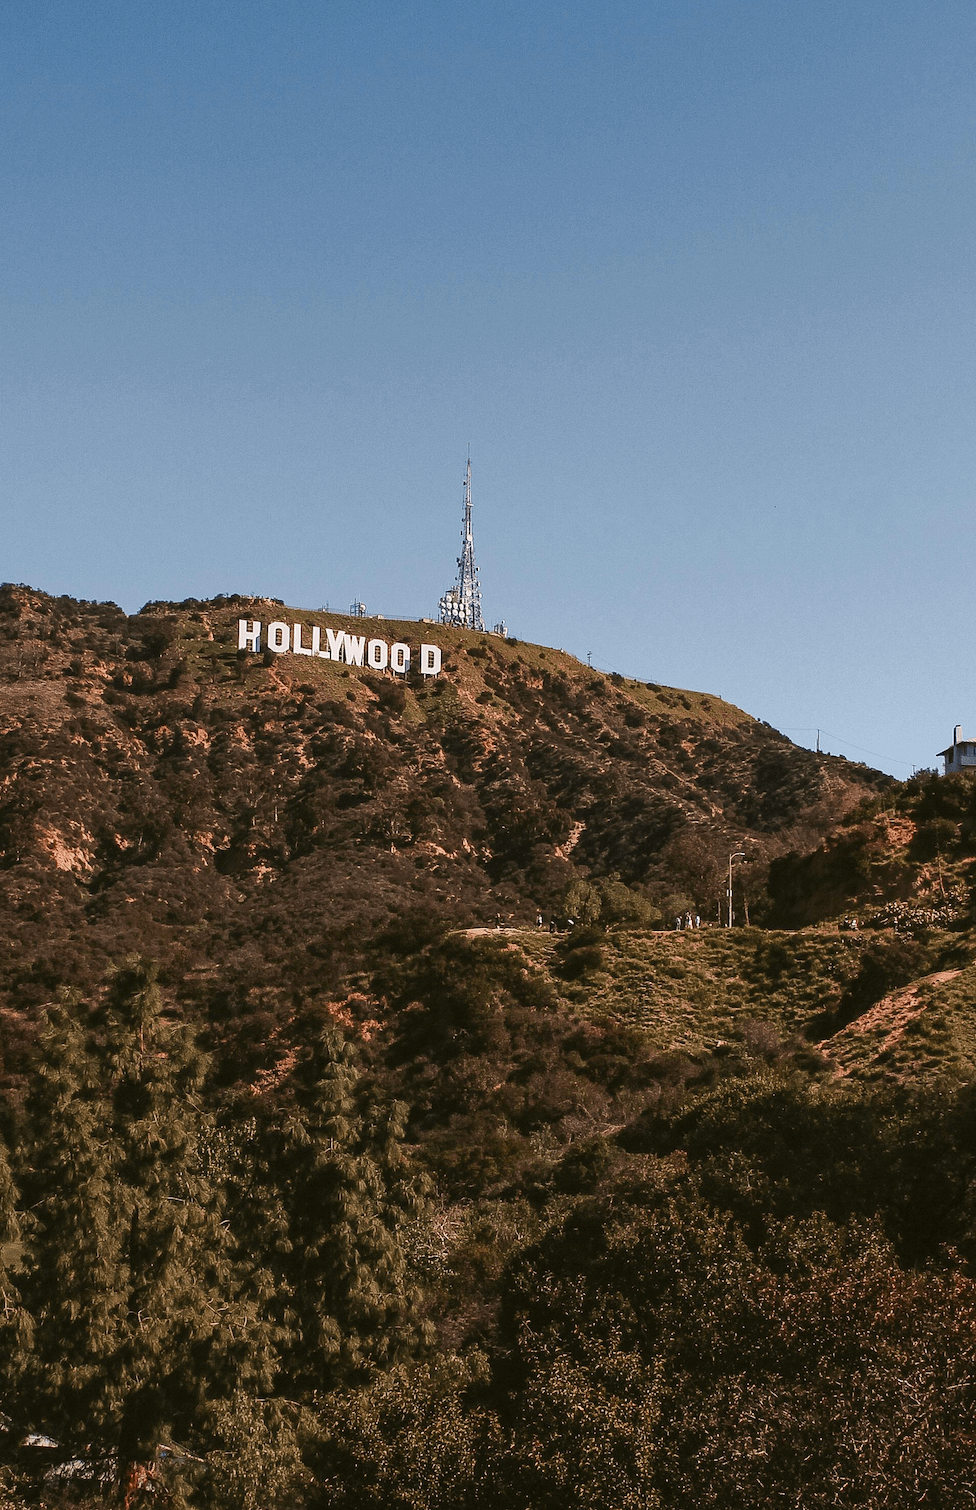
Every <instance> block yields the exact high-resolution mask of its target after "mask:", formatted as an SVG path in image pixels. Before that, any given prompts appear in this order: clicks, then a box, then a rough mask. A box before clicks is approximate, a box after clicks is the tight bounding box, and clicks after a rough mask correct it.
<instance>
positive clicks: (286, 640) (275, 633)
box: [268, 619, 291, 655]
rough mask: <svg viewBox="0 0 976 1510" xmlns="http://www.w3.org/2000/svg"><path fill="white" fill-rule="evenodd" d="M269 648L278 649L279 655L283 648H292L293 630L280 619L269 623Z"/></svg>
mask: <svg viewBox="0 0 976 1510" xmlns="http://www.w3.org/2000/svg"><path fill="white" fill-rule="evenodd" d="M268 649H269V650H274V651H276V652H277V654H278V655H281V653H282V651H283V650H290V649H291V630H290V629H289V627H288V625H287V624H283V623H282V622H281V620H280V619H275V621H274V623H273V624H269V625H268Z"/></svg>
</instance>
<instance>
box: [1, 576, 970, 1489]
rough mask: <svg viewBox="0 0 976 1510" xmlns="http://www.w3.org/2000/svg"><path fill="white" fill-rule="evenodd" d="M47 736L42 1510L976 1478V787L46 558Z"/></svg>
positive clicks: (18, 1062) (709, 708)
mask: <svg viewBox="0 0 976 1510" xmlns="http://www.w3.org/2000/svg"><path fill="white" fill-rule="evenodd" d="M241 617H244V618H247V619H248V620H249V621H250V620H252V619H257V618H260V619H261V620H262V623H264V624H267V622H268V621H271V620H284V621H286V622H301V623H303V624H304V625H305V626H306V629H307V631H308V633H309V634H311V631H312V628H313V627H314V628H315V629H317V631H318V637H319V643H325V642H326V639H327V631H331V633H332V638H333V642H335V637H336V636H337V635H339V634H340V633H348V634H350V635H357V636H370V637H376V638H380V639H384V640H385V641H387V642H389V641H393V640H400V641H403V642H406V643H409V644H410V645H411V646H413V647H419V644H420V643H421V641H429V642H431V643H435V644H437V645H439V646H440V647H441V648H442V650H443V652H444V656H443V661H444V664H443V669H442V672H441V674H440V675H439V676H437V677H432V678H428V679H426V680H425V679H424V677H423V676H422V675H421V674H419V672H418V671H417V670H414V671H411V672H410V673H409V674H408V675H407V676H406V677H405V678H400V679H399V680H395V679H394V678H393V676H392V675H391V674H389V673H387V674H385V675H384V674H380V673H378V672H376V671H371V670H369V669H368V668H365V667H363V666H357V665H353V664H345V663H343V661H341V660H323V659H321V658H316V657H314V656H310V655H306V656H300V655H295V654H291V653H289V654H281V655H278V654H275V653H274V652H273V651H272V650H270V649H268V650H264V649H262V650H261V651H260V652H259V653H252V652H250V651H248V650H247V649H245V650H244V651H243V652H242V651H239V649H238V636H237V624H238V620H239V618H241ZM299 643H302V642H301V641H299ZM0 750H2V764H0V774H2V780H3V789H2V797H0V899H2V906H3V909H4V912H3V915H4V924H5V926H4V929H3V933H2V935H0V949H2V953H0V1051H2V1066H0V1092H2V1096H0V1131H2V1136H0V1287H2V1289H3V1294H4V1307H3V1310H2V1314H0V1337H2V1340H3V1344H4V1345H3V1347H2V1348H0V1500H2V1501H3V1502H4V1503H7V1504H9V1505H10V1506H11V1507H12V1510H26V1506H27V1505H34V1506H39V1507H42V1510H64V1507H66V1506H69V1505H72V1506H81V1505H88V1506H93V1507H101V1506H102V1505H107V1504H109V1503H112V1504H118V1503H125V1504H127V1505H128V1506H129V1507H130V1510H135V1507H136V1506H137V1505H143V1504H168V1503H172V1504H174V1505H176V1504H184V1505H187V1506H198V1507H200V1510H251V1507H253V1506H255V1505H261V1506H262V1507H263V1506H264V1505H268V1506H269V1507H271V1506H279V1507H281V1510H285V1507H288V1510H324V1507H325V1506H326V1505H328V1506H329V1507H331V1510H335V1507H343V1506H345V1507H348V1510H363V1506H364V1505H369V1506H373V1507H374V1510H456V1507H458V1506H467V1507H469V1510H489V1507H494V1506H495V1505H497V1504H502V1503H510V1502H511V1503H519V1504H524V1505H526V1507H527V1510H528V1507H531V1510H547V1507H549V1506H552V1505H555V1504H559V1505H563V1504H567V1503H573V1504H577V1503H579V1504H584V1505H592V1506H593V1507H597V1506H599V1507H603V1506H609V1505H616V1504H625V1503H626V1504H631V1503H633V1504H637V1503H640V1504H652V1503H653V1504H657V1505H660V1506H661V1507H662V1510H684V1507H685V1506H691V1507H697V1506H702V1507H705V1506H715V1505H725V1504H728V1505H730V1506H731V1505H733V1504H735V1505H757V1506H758V1505H765V1504H769V1503H772V1502H774V1501H775V1502H777V1503H778V1502H782V1503H784V1504H793V1505H803V1506H804V1507H806V1506H807V1505H808V1504H810V1505H812V1504H820V1503H823V1504H824V1505H826V1504H828V1503H829V1504H831V1505H841V1506H850V1507H851V1510H853V1507H854V1506H855V1505H863V1504H865V1503H869V1502H870V1503H871V1504H872V1505H875V1504H877V1505H878V1506H884V1505H888V1506H890V1507H891V1510H896V1507H898V1510H900V1507H901V1506H902V1505H905V1504H909V1503H913V1504H914V1503H915V1502H916V1501H917V1498H918V1494H919V1493H923V1495H927V1494H928V1493H929V1490H930V1489H931V1490H933V1492H935V1490H936V1489H937V1490H938V1492H939V1493H940V1494H941V1493H942V1491H943V1490H944V1489H945V1486H946V1485H949V1489H948V1490H947V1491H946V1495H944V1496H943V1499H944V1502H945V1503H946V1504H949V1503H953V1504H955V1503H965V1502H967V1501H965V1500H964V1499H963V1498H960V1497H959V1495H960V1493H961V1491H962V1487H963V1486H968V1485H969V1484H970V1483H971V1457H972V1454H971V1418H972V1407H973V1403H974V1401H976V1383H974V1380H976V1322H974V1321H973V1317H976V1280H974V1277H973V1275H974V1271H976V1216H974V1211H973V1201H972V1192H973V1190H974V1189H976V1167H974V1156H973V1149H974V1148H976V1140H974V1136H973V1129H974V1126H976V1100H974V1097H973V1093H972V1080H973V1075H974V1073H976V1034H974V1032H973V1027H972V1024H973V1005H972V1003H973V999H974V997H973V993H974V991H976V962H974V961H976V945H974V937H973V933H972V931H971V929H970V927H969V921H970V914H969V907H970V902H969V898H970V892H971V867H972V864H973V858H974V855H976V798H974V793H976V783H972V784H970V783H968V782H951V781H950V782H939V781H937V780H935V779H934V778H920V779H917V780H915V781H913V782H911V783H903V784H898V783H894V782H892V781H890V780H889V779H888V778H887V777H884V776H881V775H880V774H879V773H877V772H872V771H870V770H867V769H866V768H864V767H859V766H852V765H849V764H848V763H846V762H844V761H841V760H837V759H834V758H831V757H826V756H818V755H814V754H812V753H811V752H809V751H806V750H800V749H797V748H796V747H794V746H792V745H791V744H790V743H789V741H788V740H786V739H784V738H783V736H782V735H780V734H778V733H777V732H776V731H775V730H773V729H771V728H769V727H768V726H767V725H765V724H763V723H760V722H757V721H756V720H754V719H752V718H750V717H749V716H748V715H746V714H745V713H743V712H741V711H740V710H739V709H736V708H734V707H731V706H730V705H728V704H726V703H723V702H722V701H720V700H719V699H717V698H714V697H711V696H707V695H704V694H698V693H692V692H685V691H680V690H676V689H672V688H668V687H664V686H661V685H657V684H653V685H652V684H647V683H638V682H634V681H628V680H625V679H624V678H623V677H620V676H609V677H607V676H604V675H601V674H596V673H594V672H593V671H592V670H591V669H590V668H589V667H586V666H583V665H581V664H580V663H579V662H578V661H576V660H574V659H573V658H572V657H571V656H568V655H565V654H563V653H562V652H560V651H557V650H553V649H550V648H547V647H541V646H533V645H525V644H522V643H520V642H518V641H516V640H514V639H512V640H500V639H497V638H494V637H488V636H480V635H472V634H467V633H464V632H462V631H457V630H450V629H444V628H441V627H440V626H434V625H429V624H427V623H424V622H423V621H421V622H419V623H407V622H404V623H391V622H389V621H386V620H371V621H370V620H356V621H352V620H349V619H344V618H342V617H340V616H336V615H329V614H324V613H310V612H307V611H300V610H292V609H287V608H285V607H284V606H283V605H281V604H278V603H275V602H273V601H268V600H254V599H244V598H224V599H215V600H213V601H211V602H206V603H203V602H187V603H183V604H170V603H153V604H148V605H146V607H145V608H144V609H143V611H142V612H141V613H139V614H137V615H134V616H131V617H127V616H126V615H125V614H124V613H122V611H121V610H120V609H118V608H117V607H115V606H114V605H112V604H86V603H77V602H73V601H71V600H68V599H53V598H49V597H46V596H45V595H43V594H41V593H37V592H34V591H32V590H30V589H27V588H22V587H6V588H4V589H2V591H0ZM734 850H741V851H742V852H743V853H744V855H745V857H746V858H744V859H743V860H742V861H741V862H739V864H738V867H737V870H736V883H735V885H736V923H737V926H736V927H735V928H732V929H729V928H725V927H721V928H720V927H717V926H715V921H716V913H717V905H718V902H719V901H720V899H721V897H722V892H723V888H724V883H725V875H726V867H727V864H728V857H729V854H730V852H731V851H734ZM540 909H541V910H542V911H543V912H544V913H545V914H550V913H554V914H558V916H559V918H560V919H561V920H562V921H563V922H564V921H565V919H566V917H567V914H570V913H571V914H572V915H573V916H574V917H575V918H576V920H577V921H576V925H575V926H574V927H573V928H572V929H568V928H563V929H561V930H560V931H558V932H554V933H551V932H550V931H549V929H548V928H547V927H544V928H539V927H538V926H537V925H536V917H537V913H538V911H539V910H540ZM686 910H694V911H700V913H701V915H702V920H703V924H704V926H702V927H701V928H699V929H691V930H684V929H683V930H681V931H677V930H675V929H674V928H673V926H672V920H673V919H674V917H675V914H676V913H678V912H681V913H683V912H685V911H686ZM851 911H857V912H858V913H859V914H860V917H861V922H862V925H865V926H862V927H860V928H859V929H857V930H854V929H852V928H844V929H841V928H840V927H839V926H838V920H839V918H843V916H844V914H845V913H849V912H851ZM757 924H758V925H759V926H757ZM774 925H776V926H774ZM131 956H141V959H140V958H132V957H131ZM153 961H158V969H157V966H156V964H154V963H152V962H153ZM65 987H70V988H73V989H70V990H65V989H63V988H65ZM946 1381H948V1385H947V1386H946ZM893 1419H896V1420H900V1421H901V1422H902V1425H901V1426H900V1427H899V1429H898V1431H897V1432H896V1433H895V1436H894V1440H895V1441H896V1450H895V1451H894V1454H893V1451H892V1448H891V1443H892V1440H893V1435H892V1428H891V1422H892V1420H893ZM757 1422H758V1423H764V1422H765V1423H771V1428H770V1430H769V1431H767V1430H766V1427H765V1426H763V1427H762V1428H761V1430H759V1431H758V1435H757V1434H756V1433H757V1430H758V1429H757V1426H756V1423H757ZM780 1422H786V1423H788V1426H789V1430H788V1432H786V1434H785V1435H784V1433H783V1432H782V1431H780V1429H779V1425H778V1423H780ZM594 1423H595V1424H594ZM703 1444H707V1450H706V1445H703ZM709 1454H711V1456H709ZM868 1460H870V1463H871V1464H872V1465H873V1466H871V1468H870V1477H869V1479H865V1477H864V1475H865V1471H866V1470H865V1466H864V1465H865V1463H866V1462H867V1461H868ZM730 1464H732V1465H735V1474H736V1480H735V1487H734V1492H732V1491H730V1493H729V1495H726V1496H725V1497H724V1498H723V1497H722V1494H721V1493H719V1494H718V1495H716V1493H713V1489H714V1487H715V1485H721V1486H725V1485H726V1484H727V1483H729V1482H731V1480H730V1479H729V1473H730V1468H729V1465H730ZM865 1483H867V1484H868V1488H867V1489H866V1490H865V1491H864V1492H863V1493H862V1488H863V1486H864V1484H865ZM167 1486H171V1487H172V1488H173V1497H172V1498H171V1499H170V1498H168V1497H167ZM838 1486H840V1487H838ZM889 1489H890V1494H889V1492H888V1491H889ZM966 1492H968V1489H967V1491H966ZM723 1493H724V1490H723ZM941 1502H943V1501H942V1500H940V1503H941Z"/></svg>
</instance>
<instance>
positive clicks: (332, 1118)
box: [251, 1028, 424, 1391]
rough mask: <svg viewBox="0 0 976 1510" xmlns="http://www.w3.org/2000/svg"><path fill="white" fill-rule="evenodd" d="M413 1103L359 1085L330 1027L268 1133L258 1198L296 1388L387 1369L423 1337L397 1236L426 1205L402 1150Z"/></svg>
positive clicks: (325, 1385) (321, 1386)
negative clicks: (386, 1097) (283, 1114)
mask: <svg viewBox="0 0 976 1510" xmlns="http://www.w3.org/2000/svg"><path fill="white" fill-rule="evenodd" d="M405 1120H406V1107H405V1106H403V1105H402V1104H400V1103H397V1102H389V1101H386V1100H384V1099H382V1098H378V1097H376V1096H374V1095H371V1094H370V1093H368V1092H367V1091H365V1090H364V1089H363V1087H362V1086H361V1084H360V1075H359V1073H358V1069H357V1066H356V1062H355V1058H354V1055H353V1052H352V1050H351V1049H350V1048H349V1047H348V1045H346V1044H345V1043H344V1042H343V1040H342V1038H341V1036H340V1034H339V1033H338V1032H337V1031H336V1030H334V1029H331V1028H328V1029H326V1030H325V1031H324V1032H323V1033H322V1034H321V1036H320V1037H319V1039H318V1041H317V1042H316V1043H315V1044H314V1045H313V1047H312V1050H311V1052H310V1053H309V1055H308V1057H307V1059H306V1061H305V1062H304V1064H303V1065H302V1066H301V1068H300V1070H299V1071H298V1074H297V1085H296V1098H295V1102H294V1104H293V1106H292V1108H291V1111H290V1113H289V1115H288V1116H287V1118H286V1119H285V1121H284V1123H283V1125H282V1126H281V1127H280V1129H269V1130H268V1132H267V1134H266V1137H265V1139H264V1140H262V1141H263V1142H264V1143H265V1146H266V1154H265V1156H264V1158H265V1168H264V1170H263V1172H262V1173H261V1174H260V1175H258V1177H257V1181H256V1184H255V1186H254V1187H253V1194H252V1199H251V1204H252V1209H253V1206H254V1204H255V1198H256V1203H257V1205H259V1206H260V1207H262V1208H263V1210H264V1213H265V1215H264V1217H263V1218H262V1217H261V1216H260V1215H259V1214H258V1213H255V1216H256V1219H257V1220H259V1221H263V1223H264V1226H265V1236H264V1241H265V1243H266V1244H267V1246H268V1249H269V1251H273V1252H274V1253H275V1255H276V1256H275V1259H274V1265H275V1288H276V1292H277V1313H278V1316H279V1320H280V1323H281V1326H282V1329H283V1332H284V1333H285V1334H286V1340H285V1343H284V1349H285V1370H286V1375H287V1377H288V1378H289V1381H290V1385H291V1387H292V1388H299V1389H301V1388H305V1389H310V1390H313V1391H322V1390H329V1389H332V1388H335V1387H336V1386H337V1385H338V1384H340V1383H343V1382H348V1381H350V1380H357V1379H360V1378H362V1377H365V1375H366V1374H367V1373H368V1372H369V1370H370V1369H371V1368H372V1367H375V1366H389V1365H391V1364H392V1363H394V1362H396V1361H397V1360H398V1359H400V1358H402V1357H404V1356H405V1355H407V1354H408V1353H409V1352H410V1351H411V1350H412V1349H413V1348H414V1347H415V1346H416V1345H417V1344H418V1342H420V1341H421V1340H422V1338H423V1335H424V1328H423V1327H422V1325H421V1324H420V1321H419V1294H418V1292H417V1291H416V1289H415V1288H414V1286H413V1285H412V1283H411V1281H410V1278H409V1275H408V1268H407V1260H406V1254H405V1251H404V1247H403V1244H402V1241H401V1229H402V1228H403V1227H404V1225H405V1224H406V1223H407V1222H409V1221H410V1220H411V1219H412V1218H413V1217H415V1216H416V1215H417V1214H418V1213H419V1210H420V1208H421V1199H422V1198H421V1192H420V1187H419V1184H418V1182H417V1180H416V1179H415V1178H414V1177H413V1175H412V1173H411V1170H410V1166H409V1163H408V1160H407V1158H406V1156H405V1153H404V1150H403V1142H402V1139H403V1129H404V1124H405Z"/></svg>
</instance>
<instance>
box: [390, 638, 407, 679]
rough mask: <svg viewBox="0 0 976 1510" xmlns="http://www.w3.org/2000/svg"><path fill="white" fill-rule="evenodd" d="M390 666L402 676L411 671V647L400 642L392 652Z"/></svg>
mask: <svg viewBox="0 0 976 1510" xmlns="http://www.w3.org/2000/svg"><path fill="white" fill-rule="evenodd" d="M390 665H391V666H392V667H393V670H394V671H397V672H399V673H400V675H401V676H404V675H405V674H406V673H407V672H408V671H409V670H410V646H409V645H404V643H403V641H402V640H398V641H397V643H396V644H395V645H394V647H393V649H392V650H391V651H390Z"/></svg>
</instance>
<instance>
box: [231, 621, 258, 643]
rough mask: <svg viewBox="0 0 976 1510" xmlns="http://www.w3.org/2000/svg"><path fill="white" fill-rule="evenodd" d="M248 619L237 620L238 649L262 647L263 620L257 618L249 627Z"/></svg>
mask: <svg viewBox="0 0 976 1510" xmlns="http://www.w3.org/2000/svg"><path fill="white" fill-rule="evenodd" d="M247 623H248V621H247V619H238V621H237V648H238V650H260V649H261V620H260V619H255V620H254V623H253V624H252V625H251V627H250V629H248V627H247Z"/></svg>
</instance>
